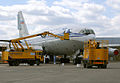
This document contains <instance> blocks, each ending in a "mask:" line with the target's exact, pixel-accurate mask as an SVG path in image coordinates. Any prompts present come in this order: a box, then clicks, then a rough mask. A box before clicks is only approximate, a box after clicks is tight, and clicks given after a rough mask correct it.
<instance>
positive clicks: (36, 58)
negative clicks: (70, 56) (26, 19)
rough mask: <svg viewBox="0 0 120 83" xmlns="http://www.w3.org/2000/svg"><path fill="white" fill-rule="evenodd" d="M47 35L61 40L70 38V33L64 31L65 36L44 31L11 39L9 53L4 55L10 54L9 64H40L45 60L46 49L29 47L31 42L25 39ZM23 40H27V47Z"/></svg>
mask: <svg viewBox="0 0 120 83" xmlns="http://www.w3.org/2000/svg"><path fill="white" fill-rule="evenodd" d="M46 35H48V36H50V37H58V38H60V40H69V33H64V36H58V35H55V34H53V33H50V32H44V33H39V34H35V35H31V36H26V37H21V38H17V39H12V40H9V41H8V42H9V47H10V50H9V51H8V52H7V51H6V54H8V55H4V56H8V63H9V66H18V65H19V64H20V63H28V64H29V65H31V66H33V65H34V64H37V65H39V64H40V62H43V60H44V57H43V55H44V54H45V51H44V49H43V50H42V51H40V50H35V49H33V48H32V47H29V44H28V43H27V41H26V40H25V39H27V38H33V37H36V36H41V37H45V36H46ZM21 40H24V41H25V44H26V46H27V48H25V47H24V46H23V45H22V44H21ZM5 41H6V40H5ZM11 45H12V46H11ZM12 48H13V49H12Z"/></svg>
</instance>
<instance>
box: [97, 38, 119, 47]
mask: <svg viewBox="0 0 120 83" xmlns="http://www.w3.org/2000/svg"><path fill="white" fill-rule="evenodd" d="M96 40H108V41H109V44H108V46H109V47H111V48H120V37H96Z"/></svg>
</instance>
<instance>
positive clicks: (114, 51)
mask: <svg viewBox="0 0 120 83" xmlns="http://www.w3.org/2000/svg"><path fill="white" fill-rule="evenodd" d="M118 54H119V50H118V49H115V48H109V56H115V55H118Z"/></svg>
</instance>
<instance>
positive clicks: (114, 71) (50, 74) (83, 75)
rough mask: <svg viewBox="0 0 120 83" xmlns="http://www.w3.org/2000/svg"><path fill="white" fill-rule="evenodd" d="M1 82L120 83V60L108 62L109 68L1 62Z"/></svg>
mask: <svg viewBox="0 0 120 83" xmlns="http://www.w3.org/2000/svg"><path fill="white" fill-rule="evenodd" d="M0 83H120V62H113V63H110V64H108V68H107V69H97V68H92V69H86V68H83V66H82V65H80V67H77V66H76V65H72V64H65V65H64V66H62V65H61V64H40V66H29V65H20V66H13V67H10V66H8V64H0Z"/></svg>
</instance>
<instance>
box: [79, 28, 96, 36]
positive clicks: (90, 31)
mask: <svg viewBox="0 0 120 83" xmlns="http://www.w3.org/2000/svg"><path fill="white" fill-rule="evenodd" d="M79 33H81V34H86V35H89V34H95V33H94V31H93V30H92V29H82V30H81V31H80V32H79Z"/></svg>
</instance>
